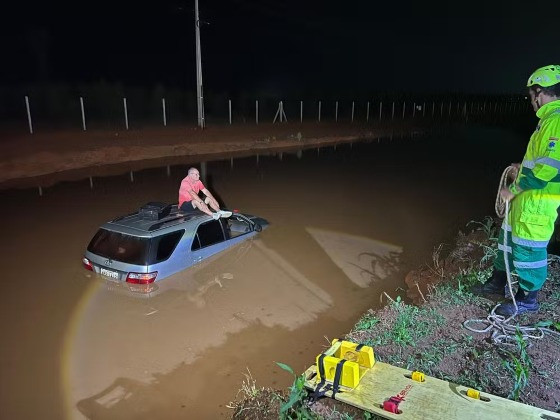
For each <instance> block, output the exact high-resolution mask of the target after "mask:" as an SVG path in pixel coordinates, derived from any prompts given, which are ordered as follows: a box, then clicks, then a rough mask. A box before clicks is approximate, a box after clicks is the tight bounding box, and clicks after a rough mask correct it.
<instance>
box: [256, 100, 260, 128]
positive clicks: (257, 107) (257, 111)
mask: <svg viewBox="0 0 560 420" xmlns="http://www.w3.org/2000/svg"><path fill="white" fill-rule="evenodd" d="M255 123H256V124H257V125H259V101H258V100H256V101H255Z"/></svg>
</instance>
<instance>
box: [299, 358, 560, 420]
mask: <svg viewBox="0 0 560 420" xmlns="http://www.w3.org/2000/svg"><path fill="white" fill-rule="evenodd" d="M410 375H411V372H410V371H408V370H406V369H402V368H399V367H396V366H392V365H389V364H386V363H381V362H376V363H375V365H374V366H373V367H372V368H371V369H368V371H367V372H366V373H365V374H364V376H363V377H362V379H361V380H360V383H359V384H358V386H357V387H356V388H354V389H350V388H345V387H340V390H339V392H338V393H337V394H336V395H335V399H336V400H337V401H340V402H343V403H346V404H350V405H353V406H355V407H358V408H360V409H362V410H365V411H369V412H370V413H374V414H377V415H379V416H381V417H384V418H387V419H401V420H405V419H406V420H409V419H418V420H425V419H442V420H452V419H457V420H462V419H464V420H473V419H477V420H483V419H488V420H500V419H503V420H512V419H515V420H521V419H548V420H551V419H560V414H557V413H553V412H552V411H547V410H543V409H540V408H537V407H532V406H530V405H526V404H522V403H519V402H515V401H511V400H508V399H506V398H501V397H497V396H495V395H492V394H486V393H483V392H481V393H480V398H481V399H479V400H476V399H473V398H470V397H468V396H467V395H466V394H467V390H468V389H469V388H467V387H464V386H462V385H457V384H454V383H451V382H447V381H443V380H441V379H437V378H432V377H430V376H425V381H424V382H417V381H414V380H412V379H411V378H410ZM305 378H306V381H305V387H306V388H307V389H309V390H311V391H314V390H315V388H316V386H317V366H316V365H313V366H311V367H310V368H308V369H307V370H306V371H305ZM399 394H400V395H404V400H403V401H401V402H400V403H399V404H398V409H399V410H400V411H401V413H400V414H394V413H391V412H389V411H385V410H383V408H382V406H383V403H384V401H386V400H388V399H389V398H390V397H392V396H396V395H399ZM325 396H328V397H332V391H327V392H326V393H325Z"/></svg>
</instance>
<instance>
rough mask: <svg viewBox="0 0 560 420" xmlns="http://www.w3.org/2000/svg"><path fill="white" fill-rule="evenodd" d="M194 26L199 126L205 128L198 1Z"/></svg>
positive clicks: (195, 2)
mask: <svg viewBox="0 0 560 420" xmlns="http://www.w3.org/2000/svg"><path fill="white" fill-rule="evenodd" d="M194 25H195V33H196V99H197V108H198V126H199V127H200V128H204V126H205V125H206V124H205V121H204V96H203V92H202V63H201V56H200V19H199V18H198V0H195V1H194Z"/></svg>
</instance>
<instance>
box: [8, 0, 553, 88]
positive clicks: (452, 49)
mask: <svg viewBox="0 0 560 420" xmlns="http://www.w3.org/2000/svg"><path fill="white" fill-rule="evenodd" d="M199 1H200V15H201V20H203V21H206V22H208V24H207V25H203V26H202V29H201V32H202V59H203V74H204V85H205V90H208V89H210V90H213V91H225V90H238V91H240V90H252V89H259V90H261V91H267V92H276V91H278V92H281V91H286V90H288V88H289V89H290V90H291V91H295V92H297V91H298V89H308V90H309V89H311V90H316V91H319V92H321V91H329V90H330V91H336V90H339V91H340V90H344V89H349V90H354V91H367V92H375V91H387V90H396V91H418V92H432V91H438V92H439V91H454V92H476V93H500V92H523V86H524V84H525V82H526V80H527V77H528V75H529V73H530V72H531V71H532V70H533V69H534V68H536V67H539V66H543V65H547V64H551V63H558V62H560V46H559V43H558V39H557V37H558V27H557V23H556V20H557V17H556V15H557V13H558V10H557V9H556V10H554V8H553V7H552V6H549V7H551V10H550V11H549V12H546V10H544V9H543V10H542V11H539V12H532V11H527V8H528V5H527V6H521V5H516V4H517V2H510V1H501V0H500V1H491V0H488V1H485V2H483V1H479V0H474V1H471V2H439V1H438V2H430V1H424V2H413V1H409V0H401V1H392V2H380V1H373V0H364V1H336V2H335V1H331V0H324V1H318V0H310V1H304V0H300V1H295V0H285V1H272V0H229V1H223V0H222V1H219V0H214V1H210V0H199ZM140 3H142V4H140ZM541 12H542V15H541V17H539V14H540V13H541ZM6 16H11V17H12V18H11V19H9V22H8V23H7V24H6V25H3V27H2V28H1V29H0V31H1V32H0V33H1V38H0V39H1V45H2V51H3V60H2V61H3V65H2V66H1V70H0V72H1V73H0V77H1V81H0V84H4V85H6V84H16V83H27V82H37V81H48V82H72V83H74V82H76V83H78V82H96V81H99V80H106V81H108V82H117V81H119V82H122V83H123V84H125V85H139V86H152V85H155V84H156V83H158V82H159V83H162V84H164V85H165V86H178V87H185V88H187V89H193V90H194V89H195V87H196V78H195V43H194V23H193V21H194V0H188V1H187V0H183V1H181V0H176V1H168V0H159V1H154V0H144V1H143V2H132V1H108V0H98V1H95V2H93V1H88V0H83V1H75V2H73V3H69V4H62V3H50V2H45V1H41V2H39V1H38V0H29V1H27V2H24V1H20V4H19V5H17V6H15V7H14V8H12V10H11V12H10V13H5V17H6ZM547 20H548V22H547Z"/></svg>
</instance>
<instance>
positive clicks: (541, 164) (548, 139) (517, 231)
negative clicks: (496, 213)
mask: <svg viewBox="0 0 560 420" xmlns="http://www.w3.org/2000/svg"><path fill="white" fill-rule="evenodd" d="M537 116H538V117H539V118H540V121H539V124H538V125H537V128H536V130H535V132H534V133H533V135H532V136H531V139H530V140H529V144H528V145H527V151H526V152H525V156H524V157H523V163H522V166H521V170H520V171H519V174H518V176H517V179H516V180H515V186H514V187H513V188H512V191H514V192H516V191H520V192H519V193H518V194H517V195H516V196H515V199H514V200H513V201H512V202H511V211H510V214H509V217H508V224H509V225H510V226H511V228H512V240H513V242H514V243H518V244H521V245H525V246H531V247H535V248H542V247H546V245H547V244H548V241H549V240H550V237H551V236H552V233H553V231H554V222H555V220H556V217H557V216H558V214H557V209H558V206H560V100H556V101H553V102H549V103H547V104H545V105H543V106H542V107H541V108H540V109H539V110H538V111H537Z"/></svg>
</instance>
